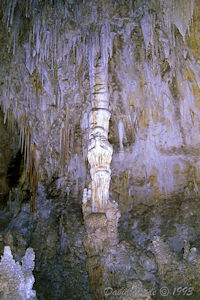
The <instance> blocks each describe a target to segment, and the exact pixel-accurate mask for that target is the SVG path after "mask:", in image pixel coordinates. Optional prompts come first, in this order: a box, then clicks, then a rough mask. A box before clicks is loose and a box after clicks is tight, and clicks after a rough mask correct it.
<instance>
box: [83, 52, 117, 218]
mask: <svg viewBox="0 0 200 300" xmlns="http://www.w3.org/2000/svg"><path fill="white" fill-rule="evenodd" d="M107 72H108V70H107V64H105V63H104V61H103V60H102V59H101V58H100V59H99V60H98V63H97V66H96V67H95V70H94V73H93V77H94V78H93V80H92V81H93V82H94V85H93V87H92V91H93V94H92V111H91V113H90V117H89V145H88V161H89V163H90V166H91V169H90V175H91V179H92V183H91V186H92V212H103V211H104V210H105V208H106V206H107V204H108V200H109V186H110V179H111V170H110V163H111V159H112V153H113V148H112V146H111V145H110V143H109V142H108V131H109V120H110V111H109V94H108V86H107V77H108V75H107Z"/></svg>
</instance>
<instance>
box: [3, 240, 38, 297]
mask: <svg viewBox="0 0 200 300" xmlns="http://www.w3.org/2000/svg"><path fill="white" fill-rule="evenodd" d="M34 260H35V253H34V251H33V249H32V248H28V249H27V250H26V253H25V256H24V257H23V258H22V265H20V264H19V262H15V261H14V259H13V256H12V253H11V250H10V247H9V246H6V247H5V248H4V255H3V256H2V257H1V261H0V274H1V276H0V298H1V299H2V300H9V299H10V300H33V299H36V298H35V297H36V293H35V291H34V290H32V287H33V284H34V282H35V279H34V276H33V274H32V271H33V269H34V265H35V263H34Z"/></svg>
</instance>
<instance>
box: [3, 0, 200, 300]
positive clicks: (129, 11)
mask: <svg viewBox="0 0 200 300" xmlns="http://www.w3.org/2000/svg"><path fill="white" fill-rule="evenodd" d="M199 15H200V1H199V0H174V1H173V0H167V1H165V0H149V1H147V0H129V1H128V0H124V1H120V0H101V1H97V0H58V1H54V0H44V1H41V0H34V1H33V0H27V1H23V0H21V1H20V0H10V1H6V0H1V1H0V46H1V47H0V109H1V112H0V138H1V144H0V179H1V181H0V205H1V208H2V212H1V213H0V220H1V222H0V225H1V224H2V225H1V227H2V228H1V230H0V231H1V232H2V236H4V235H5V234H6V238H3V237H2V245H3V244H5V245H9V246H11V248H12V247H14V248H15V247H17V246H16V245H17V243H19V240H20V238H19V237H17V236H16V234H19V233H20V234H22V233H23V234H24V237H23V241H24V243H25V244H24V245H25V246H26V247H28V246H29V245H30V246H31V247H33V249H34V251H35V253H36V271H35V272H36V273H37V272H38V273H37V274H38V275H37V276H38V280H40V279H41V282H42V284H41V288H40V287H39V282H38V283H37V276H36V293H37V285H38V291H39V292H38V293H39V295H40V296H39V297H41V299H44V298H42V297H46V298H45V299H48V297H49V299H73V298H72V297H75V298H74V299H79V297H80V295H81V294H82V295H83V299H89V297H91V294H90V292H89V284H88V277H87V276H88V275H87V272H88V273H89V280H90V282H92V284H91V285H93V288H91V290H92V293H93V297H94V299H100V297H103V296H102V295H103V294H102V293H103V292H102V291H103V288H104V287H106V286H108V285H110V286H112V284H111V283H112V280H114V279H111V278H112V275H107V279H105V276H104V275H105V273H106V274H108V269H106V271H105V269H103V270H104V271H102V269H101V268H100V269H98V268H99V265H100V263H99V261H98V262H94V265H95V264H96V265H97V266H98V267H97V270H98V272H101V271H102V274H103V272H105V273H104V275H101V276H102V277H101V276H100V277H99V278H100V280H101V279H102V282H104V285H103V287H102V290H101V291H100V292H99V293H97V295H96V298H95V296H94V290H95V288H94V287H95V283H94V282H95V280H94V278H96V277H94V278H92V277H91V269H92V267H90V263H91V265H92V264H93V263H92V260H91V262H90V263H86V252H87V255H88V257H90V258H91V257H92V255H90V254H91V253H93V252H92V251H93V250H94V249H93V250H91V247H92V246H91V244H90V243H89V244H88V240H87V238H86V237H85V236H87V235H89V232H90V230H94V232H95V233H94V232H93V233H91V234H94V237H95V238H97V239H98V234H97V233H96V230H97V228H96V227H95V225H94V224H93V225H91V224H92V222H93V221H92V219H91V221H87V220H90V219H89V217H88V215H87V214H88V210H87V207H83V214H82V211H81V207H82V199H83V196H84V195H85V194H84V189H87V191H90V189H91V184H92V194H93V195H94V192H95V190H97V189H98V188H99V186H95V185H94V181H95V180H96V179H93V178H96V177H95V176H96V175H95V176H93V173H92V171H91V169H92V168H94V169H95V168H96V165H97V163H96V162H93V158H92V159H90V157H89V155H88V151H89V150H90V149H91V147H92V146H91V145H92V142H93V140H92V139H93V138H94V136H95V137H97V139H98V136H100V137H102V136H103V137H104V138H103V142H102V143H103V144H102V145H103V146H102V147H103V148H104V149H105V143H106V145H107V146H106V147H108V148H109V147H110V148H109V149H110V150H109V151H110V152H109V153H110V155H111V156H110V158H107V161H109V159H110V160H111V158H112V160H111V162H110V161H109V163H108V165H107V167H106V168H107V169H106V170H107V171H108V172H110V173H109V174H110V175H109V176H108V177H106V178H108V179H106V181H105V177H103V178H104V179H103V180H104V183H102V182H103V180H101V179H99V181H98V182H100V183H99V184H100V192H99V193H101V192H102V191H101V190H104V191H105V190H106V192H105V195H102V194H101V197H102V199H104V198H105V199H106V201H107V200H108V199H110V200H115V202H116V203H117V204H118V210H119V212H120V214H121V218H120V220H119V225H117V223H115V226H116V228H117V226H118V229H119V240H118V239H116V243H119V242H120V241H122V240H128V241H129V242H130V243H133V244H134V245H137V246H138V247H139V248H140V250H137V251H139V252H137V251H136V250H134V249H132V248H131V249H132V250H130V249H129V246H127V245H126V243H125V244H122V246H120V247H121V248H120V250H119V249H118V248H117V249H118V250H116V249H115V251H116V252H115V255H116V256H118V257H120V255H121V253H122V252H123V255H125V254H124V251H125V250H124V249H125V248H126V255H125V256H126V258H124V259H125V260H126V259H127V262H124V263H122V264H123V266H124V265H125V266H126V267H127V266H128V265H131V264H132V263H131V262H130V261H128V258H127V257H128V256H130V253H129V252H128V251H130V252H131V251H132V252H131V253H135V254H134V255H135V258H133V261H134V259H135V260H136V261H137V260H138V259H139V258H138V257H139V256H140V254H141V252H140V251H150V252H151V255H152V257H153V256H155V260H156V259H157V264H158V266H159V267H158V268H157V267H154V263H155V261H153V259H152V261H151V264H152V265H151V267H149V265H148V267H147V269H148V268H150V269H148V272H149V273H151V272H153V274H154V273H156V272H158V275H152V276H153V277H151V278H150V279H149V278H148V279H147V278H146V277H145V276H143V275H144V274H143V275H141V274H142V271H141V270H140V271H139V273H140V276H139V275H138V276H139V277H137V276H136V277H135V278H136V279H137V280H141V281H142V282H143V283H144V282H146V281H148V282H151V283H152V282H153V283H154V286H155V285H156V284H158V281H159V280H161V282H162V280H164V279H163V278H165V280H166V282H167V283H168V285H170V284H171V283H169V282H170V281H169V280H168V279H166V278H167V275H166V274H165V272H164V271H163V270H162V267H160V265H159V264H161V260H162V253H161V254H160V252H159V251H157V248H156V247H157V244H159V247H160V248H159V249H161V250H162V249H164V250H163V253H164V252H165V250H166V247H168V246H169V247H171V250H169V249H168V248H167V250H166V253H169V252H170V251H172V252H173V251H174V252H176V253H177V255H181V254H180V253H181V251H182V249H184V245H185V244H184V240H185V241H189V242H191V243H192V245H193V246H194V247H195V249H198V247H199V242H198V238H197V236H198V233H199V227H198V226H197V224H198V225H199V222H200V221H199V219H198V215H196V212H195V211H196V210H197V211H198V207H199V204H198V199H199V193H200V134H199V132H200V50H199V49H200V34H199V32H200V18H199ZM95 101H96V102H95ZM106 101H107V102H106ZM95 103H96V104H95ZM102 103H103V104H102ZM105 103H106V104H105ZM102 105H103V106H102ZM106 105H107V106H106ZM102 107H103V108H102ZM95 109H96V110H98V109H101V110H102V111H103V109H104V110H105V109H106V110H107V111H109V116H107V117H106V113H102V112H101V113H99V115H98V114H95V113H94V111H95ZM91 113H92V117H91ZM107 115H108V113H107ZM91 120H92V121H91ZM91 124H92V125H91ZM94 124H95V125H94ZM102 124H103V125H102ZM100 125H101V126H100ZM95 126H96V127H95ZM100 127H101V128H100ZM102 132H103V133H102ZM96 133H98V134H99V135H98V134H96ZM105 140H106V142H105ZM109 145H110V146H109ZM111 148H112V149H111ZM95 149H96V148H95ZM105 153H106V150H105ZM105 153H104V155H103V156H102V157H103V158H105V155H107V154H105ZM13 166H14V167H13ZM92 170H93V169H92ZM95 174H96V173H95ZM102 174H103V173H102ZM102 176H104V175H102ZM99 178H100V177H99ZM109 180H110V186H109ZM95 184H96V183H95ZM102 184H104V185H103V188H102ZM87 193H88V192H87ZM96 197H97V198H98V197H99V198H101V197H100V196H99V194H98V193H97V196H96ZM93 198H95V197H93ZM99 198H98V199H99ZM45 199H46V200H45ZM84 199H85V198H84ZM105 199H104V201H105ZM45 201H46V202H45ZM95 201H96V200H95ZM97 201H98V200H97ZM182 201H183V202H182ZM95 203H96V202H95ZM84 204H85V203H84ZM29 206H30V207H29ZM97 207H98V205H97ZM105 207H106V205H105ZM113 207H114V206H113ZM186 207H188V210H189V211H190V212H191V216H193V218H194V220H193V221H191V219H190V217H188V215H187V213H188V210H187V209H186ZM29 208H30V211H29ZM109 209H111V211H112V209H113V210H114V211H115V210H116V209H117V208H116V207H115V208H109ZM173 209H175V211H176V212H178V211H180V214H178V215H177V216H176V214H175V215H173V213H172V214H171V215H170V212H171V211H173ZM163 211H164V212H165V213H163ZM166 211H168V214H167V213H166ZM95 212H96V213H98V212H99V211H98V208H97V209H96V211H95ZM93 213H94V211H93ZM101 213H102V211H101ZM112 213H113V214H114V212H113V211H112ZM115 213H116V211H115ZM23 214H25V215H26V217H25V220H26V222H27V223H26V222H25V223H26V224H27V228H29V230H28V231H27V230H25V229H24V227H25V226H26V225H25V224H22V223H21V221H20V220H21V219H20V218H21V217H22V216H23ZM8 215H9V218H7V216H8ZM108 215H109V213H108V211H107V213H106V218H108ZM186 215H187V216H186ZM5 216H6V217H5ZM115 217H116V219H118V218H119V214H117V213H116V215H115ZM13 218H14V219H13ZM113 218H114V217H113ZM168 218H169V219H170V218H171V219H170V220H171V222H172V224H173V225H171V226H172V227H170V226H169V228H170V229H169V231H170V233H168V232H167V230H168V229H167V228H164V224H165V222H166V220H167V219H168ZM191 218H192V217H191ZM6 220H7V221H6ZM10 220H11V221H10ZM14 220H15V221H14ZM103 220H104V217H103V215H101V216H100V217H97V219H95V221H94V223H95V222H96V224H99V225H98V226H99V227H100V228H101V226H102V228H104V227H105V226H110V225H105V224H107V223H106V222H107V221H106V219H105V220H104V221H105V222H104V221H103ZM110 220H112V217H111V218H110ZM113 220H114V219H113ZM115 221H116V220H115ZM9 222H11V223H9ZM74 222H75V223H76V225H75V226H74V232H73V229H72V228H71V227H73V224H74ZM87 222H89V223H87ZM98 222H99V223H98ZM101 222H102V223H101ZM110 222H111V221H110ZM116 222H117V221H116ZM108 223H109V222H108ZM111 223H112V222H111ZM84 224H85V226H86V229H84V226H83V225H84ZM87 224H89V225H87ZM101 224H104V225H101ZM175 224H176V225H175ZM177 224H179V225H180V224H182V225H180V226H179V227H177V226H178V225H177ZM184 224H186V225H184ZM88 226H89V227H88ZM112 226H114V225H112ZM173 226H174V227H173ZM181 226H182V227H181ZM184 226H186V227H187V228H186V229H185V227H184ZM175 227H176V230H175V229H174V228H175ZM180 227H181V228H180ZM52 228H53V229H52ZM88 228H89V229H88ZM91 228H92V229H91ZM109 228H110V227H109ZM116 228H115V229H116ZM8 229H9V230H10V231H9V232H11V235H13V236H12V238H11V241H10V240H9V239H8V237H7V236H8ZM85 230H86V233H85ZM88 230H89V231H88ZM102 230H104V229H102ZM108 231H109V230H108ZM48 232H49V233H48ZM102 232H103V231H102ZM191 232H193V233H192V234H191ZM115 233H116V232H115ZM48 234H49V235H48ZM159 234H160V235H161V236H162V238H163V236H165V242H167V243H168V246H166V247H165V246H163V244H162V243H164V242H163V241H162V238H158V237H155V235H156V236H157V235H159ZM45 235H47V240H45V242H42V243H41V244H40V243H39V242H38V240H40V239H43V238H44V236H45ZM73 235H75V236H76V235H77V239H75V238H74V237H73ZM96 235H97V237H96ZM102 235H104V233H102ZM181 235H182V236H184V238H182V239H181ZM42 236H43V237H42ZM91 236H92V235H91ZM108 236H109V234H108ZM108 236H107V237H106V239H107V238H108ZM13 238H14V241H13V240H12V239H13ZM90 238H91V237H90ZM84 239H85V246H84V245H83V244H84V243H82V240H84ZM177 239H178V242H177ZM8 240H9V242H8ZM150 241H151V242H152V241H153V247H154V248H153V250H152V248H151V250H145V249H147V243H149V242H150ZM0 243H1V239H0ZM185 243H186V242H185ZM186 244H187V243H186ZM42 245H43V246H42ZM23 247H24V246H23ZM49 247H50V248H49ZM95 247H96V246H95ZM102 247H103V248H106V249H107V248H108V245H107V244H106V243H104V244H103V246H102ZM162 247H163V248H162ZM185 247H186V246H185ZM194 247H193V248H194ZM14 248H13V249H14ZM103 248H102V249H103ZM2 249H3V248H2ZM13 249H12V250H13ZM16 249H17V248H15V251H16V255H17V256H19V257H20V255H21V256H23V255H24V253H22V252H23V251H22V252H21V253H18V250H16ZM23 249H24V248H23ZM41 249H43V250H41ZM58 249H59V250H58ZM70 249H71V250H70ZM76 249H78V250H76ZM85 249H86V250H85ZM127 249H128V250H127ZM149 249H150V248H149ZM185 249H186V248H185ZM161 250H160V251H161ZM2 251H3V250H1V252H2ZM24 251H25V249H24ZM76 251H78V252H77V253H78V254H76ZM85 251H86V252H85ZM90 251H91V253H90ZM95 251H96V250H95ZM98 251H99V250H98ZM98 251H97V252H98ZM101 251H104V250H101ZM106 251H107V250H106ZM120 251H121V252H120ZM156 251H157V252H156ZM185 251H186V250H185ZM195 251H196V250H195ZM161 252H162V251H161ZM56 253H57V254H56ZM88 253H90V254H88ZM95 253H96V252H95ZM103 253H104V252H103ZM106 253H107V252H106ZM166 253H165V254H166ZM104 254H105V253H104ZM165 254H163V255H165ZM14 255H15V254H14ZM95 255H100V254H99V252H98V253H96V254H95ZM107 255H108V254H107ZM123 255H122V256H123ZM149 255H150V254H149ZM151 255H150V258H152V257H151ZM159 255H161V256H159ZM166 255H167V254H166ZM169 255H171V254H169ZM188 255H189V254H188ZM100 256H101V255H100ZM104 256H105V255H104ZM37 257H39V258H37ZM66 257H68V260H67V258H66ZM185 257H186V256H185ZM187 257H188V256H187ZM58 258H59V259H61V260H62V264H61V263H59V259H58ZM150 258H149V259H150ZM37 259H38V260H37ZM145 259H147V258H145ZM145 259H144V260H145ZM185 259H186V258H185ZM43 260H46V263H44V265H43V266H42V261H43ZM51 260H52V262H50V261H51ZM70 260H72V263H71V262H70ZM121 260H122V261H123V258H121ZM166 261H167V260H166ZM198 262H199V261H198ZM49 263H50V265H48V264H49ZM54 264H55V265H56V266H57V268H58V273H59V275H58V277H59V280H58V281H59V284H58V285H57V286H56V280H55V278H54V279H53V278H51V279H50V281H51V282H54V287H55V288H54V291H52V292H49V293H50V294H48V293H47V294H45V293H44V292H42V289H45V284H46V281H45V276H46V275H45V274H46V272H47V273H48V274H50V273H51V272H53V271H52V270H53V265H54ZM104 264H106V265H109V264H110V265H111V264H112V265H113V266H114V265H115V264H114V258H113V257H112V259H111V258H110V260H109V259H108V256H107V258H106V259H105V260H104ZM167 264H168V262H166V265H167ZM169 264H172V263H171V262H169ZM177 264H178V262H177ZM101 266H102V265H101ZM179 267H180V266H179ZM42 268H43V270H44V272H43V273H42V272H41V269H42ZM73 268H75V269H73ZM127 268H128V267H127ZM135 268H136V269H137V268H138V269H140V267H139V266H138V265H137V264H136V266H135ZM188 268H190V267H189V266H188ZM86 269H87V270H86ZM122 269H123V268H122ZM122 269H120V272H122ZM125 269H126V268H125ZM180 269H181V267H180ZM186 269H187V268H186ZM64 270H65V271H64ZM72 270H82V271H81V272H82V275H81V279H80V282H81V285H82V286H84V285H85V287H84V288H83V289H82V288H80V291H81V292H80V291H78V278H76V275H74V274H73V275H72V273H73V272H72ZM92 270H93V269H92ZM109 270H110V269H109ZM86 271H87V272H86ZM129 271H130V270H128V271H127V269H126V272H129ZM40 272H41V273H40ZM63 272H64V273H63ZM77 272H78V271H77ZM109 272H110V271H109ZM123 272H125V271H123ZM131 272H132V271H130V273H131ZM166 272H167V271H166ZM170 272H171V269H170ZM193 272H194V273H195V272H197V270H195V271H194V270H193ZM65 273H66V274H67V275H66V276H67V278H71V289H70V288H66V289H65V288H64V287H63V289H61V288H60V287H61V285H62V280H63V277H62V276H63V274H65ZM69 274H71V275H69ZM109 274H110V273H109ZM131 274H132V273H131ZM156 274H157V273H156ZM163 274H164V275H163ZM195 274H196V273H195ZM129 275H130V274H129ZM129 275H127V276H129ZM70 276H71V277H70ZM95 276H96V275H95ZM109 276H110V277H109ZM131 276H133V275H130V276H129V277H131ZM142 276H143V277H142ZM149 276H150V275H149ZM156 276H157V277H156ZM162 276H163V277H162ZM184 276H185V277H184V278H185V280H186V277H187V276H186V275H184ZM188 276H189V277H190V276H191V274H190V275H188ZM50 277H51V276H50V275H49V278H50ZM52 277H53V275H52ZM147 277H148V276H147ZM103 278H104V279H103ZM108 278H109V279H108ZM127 278H128V277H127ZM127 278H124V279H123V280H122V286H123V284H124V282H128V281H130V278H129V279H127ZM133 278H134V276H133ZM144 278H146V279H144ZM155 278H162V279H158V280H157V279H155ZM136 279H134V280H136ZM42 280H43V281H42ZM103 280H104V281H103ZM106 280H107V281H106ZM156 280H157V281H156ZM191 280H192V279H191ZM93 281H94V282H93ZM116 281H117V279H116ZM174 281H176V279H174ZM86 282H87V284H86ZM181 282H182V281H181ZM189 282H190V280H189ZM98 283H99V282H98ZM115 284H116V282H115V283H114V284H113V286H115ZM159 284H160V281H159ZM72 286H75V287H76V288H75V290H77V292H74V289H73V288H72ZM136 286H137V287H138V285H136ZM144 286H145V285H144ZM196 286H199V282H197V283H196ZM148 287H149V285H148V284H147V285H146V286H145V288H148ZM118 288H119V287H118ZM97 289H98V287H97ZM43 291H44V290H43ZM49 291H50V290H49ZM143 291H144V287H143ZM56 293H57V294H56ZM67 293H68V295H69V296H68V298H67V296H66V295H67ZM197 294H198V292H197ZM42 295H43V296H42ZM45 295H46V296H45ZM49 295H50V296H49ZM55 295H57V296H55ZM63 295H65V296H66V298H64V297H65V296H63ZM56 297H57V298H56ZM59 297H60V298H59ZM70 297H71V298H70ZM84 297H85V298H84ZM157 297H158V296H157ZM102 299H103V298H102ZM124 299H125V298H124ZM157 299H159V298H157Z"/></svg>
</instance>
